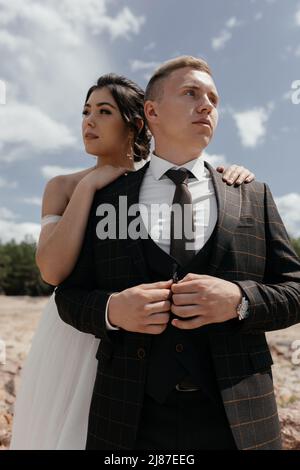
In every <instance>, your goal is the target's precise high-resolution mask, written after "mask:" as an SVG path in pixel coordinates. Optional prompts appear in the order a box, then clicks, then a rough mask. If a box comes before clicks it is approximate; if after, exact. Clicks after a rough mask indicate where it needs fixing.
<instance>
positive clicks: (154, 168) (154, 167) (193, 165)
mask: <svg viewBox="0 0 300 470" xmlns="http://www.w3.org/2000/svg"><path fill="white" fill-rule="evenodd" d="M170 168H175V169H178V168H186V169H187V170H190V172H191V173H193V175H194V177H195V178H196V179H197V180H200V179H202V177H203V175H204V172H205V168H204V160H203V157H197V158H195V159H194V160H190V161H189V162H187V163H185V164H184V165H174V163H173V162H169V161H168V160H164V159H163V158H160V157H158V156H157V155H155V153H153V152H152V154H151V159H150V165H149V169H150V171H151V172H152V174H153V176H154V178H155V179H156V180H159V179H161V178H162V176H163V175H164V174H165V173H166V171H168V170H170Z"/></svg>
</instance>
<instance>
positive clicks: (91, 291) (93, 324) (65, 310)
mask: <svg viewBox="0 0 300 470" xmlns="http://www.w3.org/2000/svg"><path fill="white" fill-rule="evenodd" d="M91 214H92V211H91ZM93 226H94V224H93V223H92V218H91V216H90V218H89V221H88V225H87V229H86V233H85V238H84V241H83V245H82V249H81V253H80V255H79V258H78V261H77V264H76V266H75V268H74V270H73V271H72V273H71V274H70V276H69V277H68V278H67V279H66V280H65V281H64V282H62V283H61V284H60V285H59V286H58V287H57V288H56V290H55V302H56V306H57V310H58V314H59V316H60V318H61V319H62V320H63V321H64V322H66V323H68V324H69V325H71V326H73V327H74V328H76V329H77V330H79V331H82V332H84V333H90V334H93V335H94V336H96V337H97V338H106V339H107V340H108V341H111V335H112V334H115V332H108V330H107V328H106V321H105V311H106V304H107V301H108V299H109V297H110V295H111V294H112V292H107V291H104V290H100V289H98V288H97V283H96V279H95V265H94V248H93V246H94V236H93Z"/></svg>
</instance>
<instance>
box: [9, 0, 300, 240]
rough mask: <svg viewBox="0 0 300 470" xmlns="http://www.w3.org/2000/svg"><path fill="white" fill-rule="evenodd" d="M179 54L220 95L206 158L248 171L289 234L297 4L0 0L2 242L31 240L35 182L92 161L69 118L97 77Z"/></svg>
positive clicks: (293, 229) (35, 224) (298, 221)
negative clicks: (266, 191) (207, 68)
mask: <svg viewBox="0 0 300 470" xmlns="http://www.w3.org/2000/svg"><path fill="white" fill-rule="evenodd" d="M181 54H191V55H195V56H201V57H203V58H205V59H206V60H207V61H208V62H209V64H210V65H211V67H212V70H213V74H214V78H215V82H216V85H217V88H218V91H219V94H220V96H221V102H220V120H219V125H218V128H217V131H216V134H215V136H214V139H213V141H212V142H211V144H210V145H209V147H208V148H207V151H206V156H207V159H210V161H211V162H212V163H213V164H218V163H239V164H241V165H244V166H247V167H248V168H250V169H251V170H253V171H254V172H255V174H256V177H257V179H259V180H261V181H265V182H267V183H268V184H269V186H270V188H271V190H272V192H273V195H274V197H275V199H276V202H277V205H278V208H279V211H280V213H281V215H282V217H283V219H284V221H285V224H286V226H287V228H288V231H289V233H290V234H291V235H293V236H300V211H299V206H300V188H299V175H300V159H299V143H300V132H299V131H300V104H298V105H297V104H296V103H293V101H295V99H294V100H293V99H292V93H293V90H292V83H293V82H296V81H297V80H299V81H300V1H297V0H287V1H282V0H281V1H280V0H226V1H225V0H210V1H209V2H208V1H206V0H185V1H184V2H178V1H176V0H151V1H150V0H148V1H147V0H127V1H125V0H44V1H41V0H39V1H38V0H10V1H9V2H7V0H0V57H1V63H0V80H1V82H0V94H1V90H2V96H0V103H2V104H0V238H1V239H2V240H3V241H6V240H8V239H10V238H11V237H15V239H17V240H21V239H22V238H23V237H24V235H25V234H26V233H29V234H31V235H32V236H34V237H35V238H36V237H37V236H38V233H39V221H40V211H41V207H40V205H41V197H42V194H43V189H44V186H45V184H46V182H47V180H48V179H50V178H51V177H53V176H55V175H57V174H62V173H68V172H70V171H73V170H74V171H76V170H77V169H80V168H87V167H88V166H91V165H93V164H94V160H93V158H92V157H90V156H88V155H86V154H85V152H84V148H83V145H82V142H81V130H80V123H81V111H82V104H83V100H84V97H85V94H86V91H87V89H88V88H89V86H90V85H91V84H93V83H94V82H95V80H96V79H97V78H98V76H100V75H101V74H103V73H107V72H110V71H114V72H117V73H121V74H124V75H127V76H129V77H130V78H132V79H133V80H135V81H136V82H138V83H139V84H140V85H141V86H143V87H145V85H146V83H147V80H148V78H149V76H150V75H151V73H152V71H153V70H154V68H155V67H156V66H157V65H158V64H159V63H161V62H162V61H164V60H166V59H169V58H171V57H175V56H177V55H181ZM1 85H2V86H1ZM4 85H5V88H6V92H5V94H4V91H3V86H4ZM299 85H300V82H299ZM299 88H300V86H299ZM295 94H297V90H296V91H295V90H294V96H295ZM4 97H5V102H6V104H3V98H4ZM297 97H298V98H300V90H299V92H298V94H297ZM297 101H300V100H299V99H298V100H297Z"/></svg>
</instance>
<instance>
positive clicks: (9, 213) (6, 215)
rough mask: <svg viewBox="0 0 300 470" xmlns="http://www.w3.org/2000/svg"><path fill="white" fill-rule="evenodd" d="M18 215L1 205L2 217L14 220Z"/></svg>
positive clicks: (0, 213)
mask: <svg viewBox="0 0 300 470" xmlns="http://www.w3.org/2000/svg"><path fill="white" fill-rule="evenodd" d="M17 217H18V216H17V215H16V214H14V213H13V212H12V211H11V210H9V209H7V208H6V207H0V219H5V220H13V219H16V218H17Z"/></svg>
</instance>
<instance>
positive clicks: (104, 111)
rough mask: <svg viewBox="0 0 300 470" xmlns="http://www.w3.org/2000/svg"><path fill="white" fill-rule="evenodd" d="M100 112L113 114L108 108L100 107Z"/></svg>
mask: <svg viewBox="0 0 300 470" xmlns="http://www.w3.org/2000/svg"><path fill="white" fill-rule="evenodd" d="M99 114H111V112H110V111H109V110H108V109H100V111H99Z"/></svg>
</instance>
